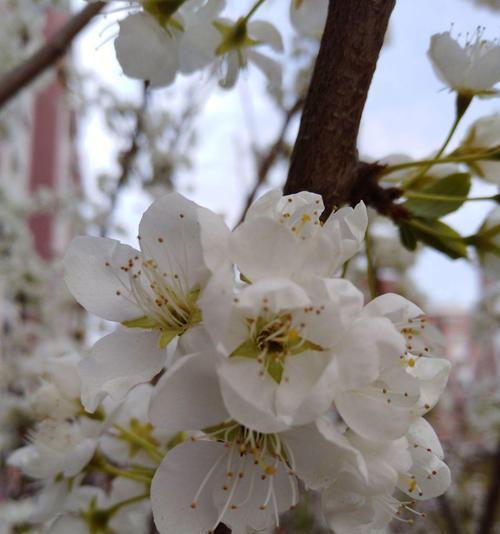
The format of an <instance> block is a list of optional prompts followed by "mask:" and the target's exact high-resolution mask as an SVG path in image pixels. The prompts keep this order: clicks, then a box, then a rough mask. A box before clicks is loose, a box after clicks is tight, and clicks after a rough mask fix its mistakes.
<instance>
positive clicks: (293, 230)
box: [230, 189, 368, 282]
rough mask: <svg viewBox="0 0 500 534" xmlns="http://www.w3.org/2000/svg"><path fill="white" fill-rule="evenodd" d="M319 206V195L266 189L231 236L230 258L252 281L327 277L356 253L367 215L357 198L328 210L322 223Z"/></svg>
mask: <svg viewBox="0 0 500 534" xmlns="http://www.w3.org/2000/svg"><path fill="white" fill-rule="evenodd" d="M323 210H324V204H323V199H322V198H321V196H320V195H316V194H314V193H309V192H307V191H304V192H302V193H298V194H295V195H285V196H282V195H281V192H280V191H279V190H277V189H273V190H271V191H269V192H268V193H266V194H265V195H263V196H262V197H261V198H260V199H258V200H257V201H256V202H255V203H254V204H253V205H252V206H251V207H250V209H249V210H248V213H247V214H246V216H245V220H244V222H243V223H242V224H241V225H239V226H238V228H236V230H235V231H234V232H233V234H232V235H231V239H230V254H231V259H232V260H233V262H234V263H235V264H236V265H237V266H238V268H239V269H240V271H241V273H242V274H243V275H244V276H245V277H246V278H248V279H249V280H251V281H252V282H254V281H256V280H258V279H259V278H263V277H266V278H267V277H272V276H276V277H289V278H292V279H294V278H298V279H299V280H300V278H302V277H304V276H312V275H316V276H325V277H328V276H333V275H334V274H335V272H336V271H337V270H338V269H339V268H340V267H341V266H342V265H343V264H344V263H345V262H346V261H347V260H349V259H350V258H352V256H354V254H356V252H358V250H359V247H360V245H361V243H362V242H363V239H364V235H365V232H366V226H367V224H368V216H367V212H366V207H365V205H364V204H363V202H360V203H359V204H358V205H357V206H356V207H355V208H354V209H353V208H349V207H345V208H341V209H340V210H338V211H336V212H333V213H332V214H331V215H330V216H329V217H328V219H327V220H326V221H325V223H324V224H322V223H321V221H320V216H321V214H322V213H323Z"/></svg>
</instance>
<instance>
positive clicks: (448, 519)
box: [437, 494, 463, 534]
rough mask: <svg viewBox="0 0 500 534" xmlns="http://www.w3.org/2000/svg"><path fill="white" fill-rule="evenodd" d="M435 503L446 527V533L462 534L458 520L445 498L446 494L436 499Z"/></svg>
mask: <svg viewBox="0 0 500 534" xmlns="http://www.w3.org/2000/svg"><path fill="white" fill-rule="evenodd" d="M437 503H438V506H439V510H440V511H441V514H442V517H443V519H444V521H445V523H446V525H447V526H448V532H450V533H453V534H462V533H463V530H462V526H461V525H460V522H459V519H458V518H457V517H456V515H455V511H454V510H453V508H452V507H451V504H450V501H449V500H448V497H446V494H443V495H441V496H440V497H438V498H437Z"/></svg>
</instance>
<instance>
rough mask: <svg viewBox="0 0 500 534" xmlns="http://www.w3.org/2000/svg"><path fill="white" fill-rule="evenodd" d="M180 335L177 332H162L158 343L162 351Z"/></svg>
mask: <svg viewBox="0 0 500 534" xmlns="http://www.w3.org/2000/svg"><path fill="white" fill-rule="evenodd" d="M178 333H179V332H177V330H162V332H161V336H160V341H159V342H158V345H159V347H160V349H164V348H165V347H166V346H167V345H168V344H169V343H170V342H171V341H172V339H174V337H176V336H177V335H178Z"/></svg>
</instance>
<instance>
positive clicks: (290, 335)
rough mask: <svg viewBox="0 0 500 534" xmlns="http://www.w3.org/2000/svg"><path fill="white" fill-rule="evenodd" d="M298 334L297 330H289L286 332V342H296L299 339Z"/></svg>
mask: <svg viewBox="0 0 500 534" xmlns="http://www.w3.org/2000/svg"><path fill="white" fill-rule="evenodd" d="M299 337H300V336H299V333H298V332H297V330H295V329H292V330H289V332H288V341H292V342H294V341H297V340H298V339H299Z"/></svg>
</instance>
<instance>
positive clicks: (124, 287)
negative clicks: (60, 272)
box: [64, 237, 144, 322]
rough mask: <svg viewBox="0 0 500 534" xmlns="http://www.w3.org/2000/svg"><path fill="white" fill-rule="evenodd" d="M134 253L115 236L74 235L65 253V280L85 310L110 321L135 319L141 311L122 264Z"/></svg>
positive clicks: (134, 251)
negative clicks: (110, 237) (75, 236)
mask: <svg viewBox="0 0 500 534" xmlns="http://www.w3.org/2000/svg"><path fill="white" fill-rule="evenodd" d="M137 254H140V253H139V252H138V251H137V250H135V249H133V248H132V247H129V246H128V245H122V244H121V243H119V242H118V241H115V240H114V239H106V238H101V237H77V238H75V239H73V241H72V242H71V243H70V245H69V247H68V251H67V252H66V255H65V256H64V271H65V272H64V280H65V282H66V284H67V286H68V288H69V290H70V291H71V293H72V294H73V296H74V297H75V298H76V300H77V301H78V302H79V303H80V304H81V305H82V306H83V307H84V308H86V309H87V310H88V311H90V312H92V313H95V314H96V315H99V316H100V317H102V318H103V319H108V320H110V321H119V322H121V321H125V320H128V319H135V318H137V317H140V316H141V315H143V314H144V313H143V311H142V310H141V308H140V307H139V306H138V305H137V304H135V302H134V301H133V300H132V298H131V297H130V281H129V276H128V274H127V273H126V272H124V271H123V270H122V269H121V267H123V266H124V265H127V262H128V260H129V259H130V258H133V257H135V256H136V255H137ZM117 292H119V293H118V294H117Z"/></svg>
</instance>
